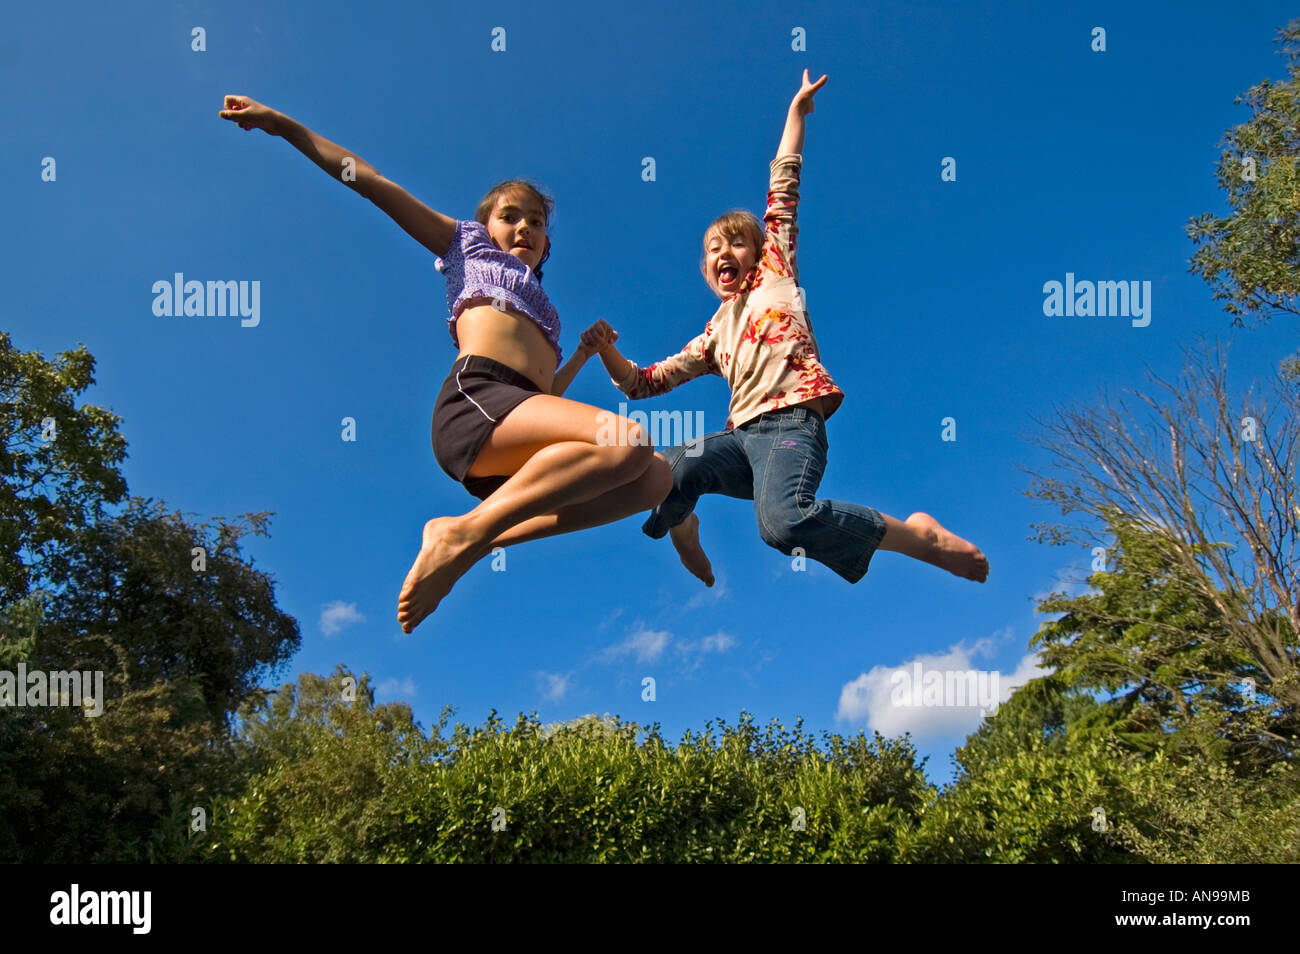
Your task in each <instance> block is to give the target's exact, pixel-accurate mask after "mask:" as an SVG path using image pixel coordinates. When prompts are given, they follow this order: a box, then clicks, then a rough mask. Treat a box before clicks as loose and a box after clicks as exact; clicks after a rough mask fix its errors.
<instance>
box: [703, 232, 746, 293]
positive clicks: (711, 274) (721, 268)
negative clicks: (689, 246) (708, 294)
mask: <svg viewBox="0 0 1300 954" xmlns="http://www.w3.org/2000/svg"><path fill="white" fill-rule="evenodd" d="M757 262H758V249H756V248H754V246H753V243H752V242H750V241H749V239H747V238H745V237H744V236H743V235H737V236H734V237H732V238H727V237H726V236H725V235H723V234H722V233H721V232H718V231H712V232H710V233H709V234H708V235H707V236H705V239H704V280H705V281H706V282H708V283H709V287H710V288H712V289H713V291H714V294H716V295H717V296H718V297H719V298H726V297H727V296H728V295H734V294H735V293H736V292H738V291H740V283H741V282H743V281H744V280H745V276H746V275H748V274H749V272H750V269H752V268H753V267H754V265H755V264H756V263H757Z"/></svg>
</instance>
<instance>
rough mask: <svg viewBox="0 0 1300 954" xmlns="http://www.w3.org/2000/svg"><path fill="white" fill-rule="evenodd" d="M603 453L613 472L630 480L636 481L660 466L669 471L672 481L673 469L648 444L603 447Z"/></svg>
mask: <svg viewBox="0 0 1300 954" xmlns="http://www.w3.org/2000/svg"><path fill="white" fill-rule="evenodd" d="M601 451H602V452H603V453H604V454H605V457H606V459H607V460H608V462H609V466H610V468H611V469H612V470H614V471H615V472H617V473H618V474H619V475H620V476H623V477H626V478H627V479H628V480H635V479H636V478H638V477H640V476H641V475H643V474H644V473H645V472H646V471H647V470H649V469H650V468H651V467H652V465H654V464H658V465H659V466H660V467H662V468H663V469H665V470H667V471H668V473H669V475H670V479H671V473H672V471H671V469H669V468H668V465H667V463H666V462H665V461H664V460H663V459H662V458H660V457H658V455H656V454H655V449H654V448H653V447H651V446H650V445H648V444H638V443H634V442H633V441H630V440H629V441H628V442H627V443H626V444H622V443H620V444H614V445H610V446H607V447H602V448H601Z"/></svg>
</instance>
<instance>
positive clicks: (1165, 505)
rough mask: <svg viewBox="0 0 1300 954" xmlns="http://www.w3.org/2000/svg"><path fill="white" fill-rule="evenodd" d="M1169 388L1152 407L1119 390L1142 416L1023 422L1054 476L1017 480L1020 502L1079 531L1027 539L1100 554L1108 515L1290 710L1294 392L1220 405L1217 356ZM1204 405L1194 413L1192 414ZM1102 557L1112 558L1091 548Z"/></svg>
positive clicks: (1298, 445) (1296, 442)
mask: <svg viewBox="0 0 1300 954" xmlns="http://www.w3.org/2000/svg"><path fill="white" fill-rule="evenodd" d="M1185 355H1186V358H1187V360H1186V362H1185V364H1184V369H1183V380H1182V381H1180V382H1179V383H1178V384H1169V383H1167V382H1165V381H1163V380H1161V379H1159V378H1157V377H1155V376H1154V375H1152V374H1151V372H1150V371H1148V378H1149V379H1150V380H1152V381H1153V382H1154V383H1155V384H1156V385H1158V386H1159V387H1160V388H1163V389H1164V391H1165V392H1167V396H1160V395H1158V394H1157V396H1156V397H1152V396H1150V395H1147V394H1145V393H1142V392H1140V391H1136V390H1131V389H1125V393H1128V394H1132V395H1134V396H1135V397H1137V398H1138V399H1139V400H1140V401H1141V402H1142V403H1144V404H1146V405H1147V406H1148V408H1150V410H1151V411H1152V412H1153V413H1152V414H1151V415H1150V416H1149V417H1146V418H1142V417H1140V416H1139V415H1136V414H1134V413H1133V412H1132V411H1131V410H1130V409H1129V407H1128V405H1127V404H1125V403H1124V401H1123V400H1119V401H1111V400H1110V399H1109V398H1103V400H1102V403H1101V406H1100V407H1099V408H1095V409H1094V408H1066V409H1058V413H1057V419H1056V420H1054V421H1052V422H1044V421H1041V420H1038V419H1035V420H1036V422H1037V423H1038V424H1039V426H1040V427H1041V428H1042V429H1043V432H1044V433H1043V435H1035V436H1033V437H1031V438H1030V441H1031V443H1035V444H1038V445H1039V446H1042V447H1044V448H1045V449H1047V450H1049V451H1050V452H1052V453H1053V454H1054V455H1055V460H1054V462H1053V463H1054V465H1055V467H1056V468H1057V469H1058V470H1060V471H1061V472H1063V474H1064V477H1063V478H1055V477H1054V478H1047V477H1043V476H1042V475H1040V474H1038V473H1036V472H1035V471H1028V473H1029V474H1031V475H1032V476H1033V477H1034V478H1035V480H1034V482H1033V484H1032V486H1031V488H1030V490H1028V491H1026V494H1027V495H1028V496H1032V497H1038V498H1041V499H1044V500H1048V501H1051V502H1053V503H1055V504H1057V505H1058V506H1059V507H1060V508H1061V512H1062V514H1069V513H1072V512H1078V513H1081V514H1083V515H1084V516H1085V517H1088V518H1091V519H1089V520H1086V521H1085V522H1084V523H1082V524H1076V525H1072V526H1055V527H1049V526H1047V525H1046V524H1043V523H1040V524H1037V525H1036V526H1037V539H1038V540H1039V541H1047V542H1052V543H1065V542H1071V541H1072V542H1076V543H1080V544H1082V545H1084V546H1087V547H1088V548H1090V549H1091V548H1092V547H1094V546H1098V545H1100V540H1099V538H1100V536H1101V535H1102V533H1103V531H1104V530H1105V529H1106V528H1107V527H1110V526H1112V525H1113V524H1114V521H1115V520H1116V519H1117V517H1118V516H1122V518H1123V519H1124V520H1125V521H1126V522H1127V523H1128V524H1130V525H1132V526H1135V527H1137V528H1140V529H1141V530H1143V531H1144V532H1145V533H1146V537H1145V540H1146V545H1149V546H1150V547H1151V548H1152V552H1153V554H1154V557H1153V558H1154V559H1157V560H1159V561H1160V562H1161V563H1162V564H1163V565H1164V566H1166V567H1167V568H1168V571H1169V573H1170V574H1172V575H1174V576H1177V577H1179V578H1181V579H1182V580H1185V581H1186V582H1187V584H1188V586H1189V587H1190V592H1193V593H1195V594H1196V595H1197V596H1198V597H1199V599H1200V601H1201V607H1202V610H1203V611H1208V612H1212V614H1213V619H1214V623H1215V625H1216V626H1221V627H1223V631H1224V632H1225V633H1226V634H1227V636H1228V638H1229V641H1230V642H1231V644H1232V648H1233V649H1234V650H1236V651H1239V652H1241V653H1244V654H1245V656H1247V657H1249V659H1250V660H1251V661H1252V663H1253V665H1254V667H1255V668H1256V670H1257V671H1258V673H1259V676H1260V680H1259V683H1258V686H1259V689H1260V691H1261V692H1262V693H1264V694H1266V695H1269V696H1271V697H1273V698H1275V699H1277V700H1279V701H1280V702H1282V703H1283V704H1285V705H1287V706H1290V707H1292V708H1294V707H1295V706H1297V705H1300V647H1298V646H1297V636H1298V634H1300V598H1298V594H1300V559H1297V553H1296V544H1297V539H1298V538H1300V492H1298V491H1297V485H1296V465H1297V461H1298V460H1300V394H1298V393H1297V392H1294V391H1292V390H1291V389H1288V388H1278V389H1274V393H1275V394H1276V395H1277V398H1278V404H1280V406H1281V407H1282V409H1283V411H1284V413H1275V411H1276V409H1277V408H1276V407H1270V406H1269V403H1268V402H1267V401H1266V400H1265V399H1264V398H1254V397H1253V396H1252V395H1246V396H1245V397H1244V398H1237V397H1233V396H1230V394H1229V389H1228V383H1227V369H1226V356H1225V355H1224V353H1223V352H1222V350H1216V351H1215V352H1214V353H1210V352H1209V351H1208V349H1203V350H1202V352H1201V353H1199V354H1195V355H1194V354H1193V353H1191V352H1185ZM1203 406H1204V407H1203ZM1105 549H1107V550H1110V549H1113V548H1110V547H1105Z"/></svg>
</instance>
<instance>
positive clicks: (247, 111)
mask: <svg viewBox="0 0 1300 954" xmlns="http://www.w3.org/2000/svg"><path fill="white" fill-rule="evenodd" d="M217 115H219V116H220V117H221V118H222V119H229V120H230V121H231V122H236V123H239V128H240V129H243V130H245V131H247V130H249V129H260V130H262V132H264V133H267V134H269V135H272V136H278V135H279V133H278V132H276V131H275V122H276V120H277V119H278V118H279V116H280V114H279V113H278V112H276V111H275V110H274V109H272V108H271V107H269V106H263V105H262V104H261V103H259V102H258V101H257V100H255V99H250V98H249V97H247V96H231V95H227V96H226V107H225V109H222V110H221V111H220V112H219V113H218V114H217Z"/></svg>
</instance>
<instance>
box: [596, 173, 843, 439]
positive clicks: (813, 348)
mask: <svg viewBox="0 0 1300 954" xmlns="http://www.w3.org/2000/svg"><path fill="white" fill-rule="evenodd" d="M802 163H803V157H802V156H798V155H794V154H790V155H783V156H777V157H776V158H775V159H774V160H772V165H771V179H770V186H769V191H768V193H767V213H766V215H764V221H765V224H766V233H767V234H766V237H765V239H764V241H763V253H762V256H761V258H760V259H759V263H758V265H756V266H755V267H754V269H752V270H751V271H750V273H749V274H748V275H746V276H745V279H744V281H742V282H741V285H740V288H739V290H737V291H736V292H735V293H734V294H732V295H729V296H728V297H727V298H725V299H723V301H722V305H721V306H720V307H719V308H718V310H717V312H716V313H715V314H714V315H713V317H712V318H711V319H709V322H708V324H706V325H705V326H704V333H703V334H701V335H699V336H698V337H696V338H694V339H693V340H692V341H691V342H690V343H689V344H687V345H686V347H685V348H683V349H682V350H681V351H680V352H678V353H677V354H675V355H672V356H671V357H668V358H665V359H664V360H662V361H658V362H656V363H655V364H652V365H650V366H649V367H647V368H640V367H637V365H636V364H635V363H633V362H629V363H630V364H632V367H631V368H630V369H629V370H628V373H627V375H626V377H624V378H623V379H622V380H617V379H613V378H611V380H613V381H614V384H615V385H617V387H618V388H619V390H621V391H622V392H623V393H624V394H626V395H627V396H628V397H630V398H646V397H653V396H654V395H656V394H663V393H664V392H665V391H669V390H671V389H672V388H675V387H677V385H679V384H683V383H685V382H687V381H689V380H691V379H692V378H697V377H699V376H700V375H703V374H716V375H719V376H720V377H722V378H725V379H726V382H727V384H728V385H729V386H730V387H731V406H730V407H729V408H728V413H727V429H728V430H730V429H731V428H733V427H739V426H740V425H742V424H744V423H745V422H747V421H750V420H752V419H754V418H755V417H758V415H760V414H763V413H766V412H767V411H775V410H776V409H778V408H782V407H789V406H790V405H792V404H801V403H802V402H804V401H807V400H810V399H812V398H816V397H820V398H822V399H823V401H822V406H823V409H824V412H825V415H826V417H830V416H831V415H832V414H833V413H835V411H836V410H837V409H838V408H839V406H840V404H842V403H843V401H844V392H843V391H841V390H840V389H839V388H838V387H837V386H836V384H835V382H834V381H832V380H831V376H830V374H828V373H827V371H826V369H825V368H824V367H822V363H821V361H820V359H819V358H818V356H817V340H816V339H815V338H814V337H813V330H812V320H811V319H810V318H809V317H808V311H807V308H806V307H805V303H804V295H803V291H802V290H801V289H800V288H799V283H798V280H799V276H798V271H797V268H796V265H795V238H796V236H797V235H798V232H799V227H798V225H796V224H795V210H796V208H797V206H798V203H799V172H800V167H801V165H802Z"/></svg>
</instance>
